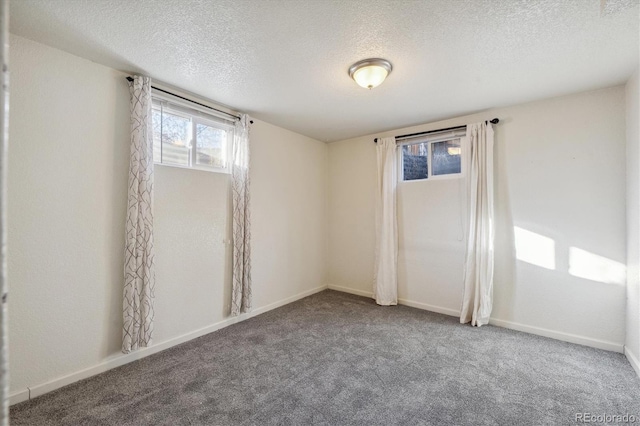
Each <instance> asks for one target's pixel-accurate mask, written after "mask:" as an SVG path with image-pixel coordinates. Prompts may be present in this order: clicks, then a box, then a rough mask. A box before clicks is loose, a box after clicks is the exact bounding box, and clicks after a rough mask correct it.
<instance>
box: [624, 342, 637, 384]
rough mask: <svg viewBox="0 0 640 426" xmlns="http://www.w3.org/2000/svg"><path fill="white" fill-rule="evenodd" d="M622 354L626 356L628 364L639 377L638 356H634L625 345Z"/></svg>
mask: <svg viewBox="0 0 640 426" xmlns="http://www.w3.org/2000/svg"><path fill="white" fill-rule="evenodd" d="M624 354H625V355H626V356H627V359H628V360H629V364H631V366H632V367H633V369H634V370H636V374H637V375H638V377H640V361H638V358H636V357H635V356H634V355H633V353H631V351H630V350H629V349H628V348H627V347H626V346H625V348H624Z"/></svg>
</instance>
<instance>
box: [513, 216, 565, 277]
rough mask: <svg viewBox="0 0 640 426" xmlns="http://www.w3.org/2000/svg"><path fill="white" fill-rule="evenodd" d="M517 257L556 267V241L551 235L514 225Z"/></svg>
mask: <svg viewBox="0 0 640 426" xmlns="http://www.w3.org/2000/svg"><path fill="white" fill-rule="evenodd" d="M513 234H514V237H515V243H516V258H517V259H518V260H521V261H523V262H527V263H530V264H532V265H536V266H540V267H542V268H546V269H556V243H555V241H553V240H552V239H551V238H549V237H545V236H544V235H540V234H536V233H535V232H531V231H527V230H526V229H522V228H520V227H517V226H514V227H513Z"/></svg>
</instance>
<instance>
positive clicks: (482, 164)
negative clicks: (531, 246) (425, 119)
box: [460, 122, 495, 327]
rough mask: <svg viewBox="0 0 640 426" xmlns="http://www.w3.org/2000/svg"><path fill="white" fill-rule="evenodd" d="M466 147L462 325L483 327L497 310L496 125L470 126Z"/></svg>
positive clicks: (480, 124) (479, 124)
mask: <svg viewBox="0 0 640 426" xmlns="http://www.w3.org/2000/svg"><path fill="white" fill-rule="evenodd" d="M463 144H464V145H463V146H464V148H463V149H464V151H463V152H464V153H465V154H466V156H465V157H466V158H465V165H464V169H465V173H466V183H467V195H468V204H467V206H468V214H469V220H468V232H467V255H466V260H465V267H464V293H463V296H462V310H461V313H460V322H461V323H463V324H465V323H468V322H470V323H471V325H474V326H478V327H479V326H481V325H483V324H487V323H489V316H490V315H491V309H492V307H493V258H494V227H495V222H494V211H493V210H494V207H493V125H492V124H491V123H488V124H487V123H485V122H482V123H477V124H470V125H468V126H467V136H466V138H463Z"/></svg>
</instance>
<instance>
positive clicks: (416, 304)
mask: <svg viewBox="0 0 640 426" xmlns="http://www.w3.org/2000/svg"><path fill="white" fill-rule="evenodd" d="M398 303H399V304H401V305H405V306H410V307H412V308H418V309H422V310H425V311H430V312H437V313H439V314H445V315H450V316H452V317H459V316H460V311H459V310H457V309H451V308H443V307H442V306H435V305H428V304H426V303H420V302H414V301H413V300H407V299H398Z"/></svg>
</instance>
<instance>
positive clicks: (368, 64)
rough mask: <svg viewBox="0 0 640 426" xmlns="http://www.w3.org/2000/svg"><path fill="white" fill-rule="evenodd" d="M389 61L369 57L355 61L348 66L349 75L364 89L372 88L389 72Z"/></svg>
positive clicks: (380, 82)
mask: <svg viewBox="0 0 640 426" xmlns="http://www.w3.org/2000/svg"><path fill="white" fill-rule="evenodd" d="M391 69H392V67H391V62H389V61H387V60H385V59H379V58H371V59H365V60H363V61H359V62H356V63H355V64H353V65H351V67H350V68H349V76H350V77H351V78H353V80H354V81H355V82H356V83H358V85H359V86H361V87H364V88H365V89H373V88H374V87H377V86H379V85H380V84H382V82H383V81H384V79H385V78H387V76H388V75H389V73H390V72H391Z"/></svg>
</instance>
